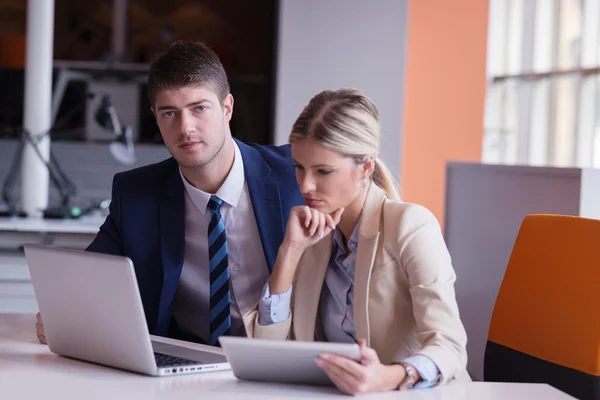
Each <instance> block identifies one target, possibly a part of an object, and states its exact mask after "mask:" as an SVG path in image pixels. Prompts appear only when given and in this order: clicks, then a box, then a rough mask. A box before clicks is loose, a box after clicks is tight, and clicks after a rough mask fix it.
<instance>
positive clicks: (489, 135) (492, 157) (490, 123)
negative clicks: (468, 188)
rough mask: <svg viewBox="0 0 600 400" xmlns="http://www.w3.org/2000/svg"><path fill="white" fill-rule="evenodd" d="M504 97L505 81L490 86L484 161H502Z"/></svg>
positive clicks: (487, 101) (487, 98)
mask: <svg viewBox="0 0 600 400" xmlns="http://www.w3.org/2000/svg"><path fill="white" fill-rule="evenodd" d="M503 98H504V84H503V83H496V84H492V85H490V86H488V89H487V93H486V99H485V114H484V122H483V124H484V128H483V149H482V154H481V160H482V162H484V163H488V164H498V163H501V162H502V140H503V139H502V136H503V133H502V132H503V126H502V107H503Z"/></svg>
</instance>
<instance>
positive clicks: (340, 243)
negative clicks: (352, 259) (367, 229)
mask: <svg viewBox="0 0 600 400" xmlns="http://www.w3.org/2000/svg"><path fill="white" fill-rule="evenodd" d="M359 226H360V220H359V222H358V223H357V224H356V226H355V227H354V230H353V231H352V235H350V239H348V248H349V249H350V251H351V252H352V251H354V250H355V249H356V244H357V243H358V227H359ZM333 243H334V244H335V246H336V247H337V248H338V249H343V250H344V251H345V250H346V248H345V247H344V234H343V233H342V231H341V230H340V227H339V226H338V227H336V228H335V231H334V232H333Z"/></svg>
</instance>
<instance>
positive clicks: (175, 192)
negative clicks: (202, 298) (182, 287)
mask: <svg viewBox="0 0 600 400" xmlns="http://www.w3.org/2000/svg"><path fill="white" fill-rule="evenodd" d="M175 165H177V164H175ZM183 191H184V188H183V182H182V181H181V176H180V175H179V170H178V168H177V167H174V168H173V173H172V174H171V175H170V177H169V178H168V180H167V182H166V183H165V197H164V198H163V199H162V201H161V202H160V204H159V208H158V213H159V223H160V252H161V261H162V267H163V285H162V292H161V297H160V303H159V308H158V318H157V324H156V327H155V329H154V332H153V333H154V334H157V335H164V334H166V333H167V331H168V328H169V323H170V320H171V303H172V302H173V297H174V295H175V291H176V290H177V286H178V284H179V277H180V276H181V268H182V266H183V258H184V253H185V204H184V197H183Z"/></svg>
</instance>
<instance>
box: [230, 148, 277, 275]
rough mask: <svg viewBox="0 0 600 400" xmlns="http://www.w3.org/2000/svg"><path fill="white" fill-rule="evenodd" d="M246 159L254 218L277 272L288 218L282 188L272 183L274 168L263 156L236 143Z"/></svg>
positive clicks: (245, 168)
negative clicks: (272, 169) (280, 245)
mask: <svg viewBox="0 0 600 400" xmlns="http://www.w3.org/2000/svg"><path fill="white" fill-rule="evenodd" d="M236 143H237V144H238V147H239V149H240V153H242V159H243V161H244V171H245V175H246V182H247V184H248V192H249V193H250V200H251V201H252V208H253V210H254V217H255V218H256V225H257V226H258V232H259V234H260V240H261V242H262V246H263V251H264V253H265V259H266V261H267V266H268V268H269V272H271V271H272V270H273V265H275V259H276V258H277V251H278V250H279V244H280V243H281V242H282V241H283V235H284V228H283V227H284V217H283V214H282V207H281V196H280V193H279V186H278V185H277V184H276V183H275V182H271V180H270V179H269V178H270V176H271V168H270V167H269V165H267V163H266V162H265V160H264V159H263V158H262V156H261V155H260V153H259V152H258V151H257V150H256V149H254V148H252V147H250V146H248V145H247V144H244V143H242V142H239V141H237V140H236Z"/></svg>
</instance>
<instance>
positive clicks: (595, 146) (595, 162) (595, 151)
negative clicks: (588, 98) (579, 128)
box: [592, 76, 600, 168]
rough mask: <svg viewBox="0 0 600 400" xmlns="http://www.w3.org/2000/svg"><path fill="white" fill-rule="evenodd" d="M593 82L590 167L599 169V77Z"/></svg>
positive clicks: (594, 78)
mask: <svg viewBox="0 0 600 400" xmlns="http://www.w3.org/2000/svg"><path fill="white" fill-rule="evenodd" d="M592 79H593V80H594V90H595V93H594V103H595V104H594V112H595V115H594V129H593V136H592V138H593V139H592V140H593V142H592V166H593V167H594V168H600V77H597V76H596V77H593V78H592Z"/></svg>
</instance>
